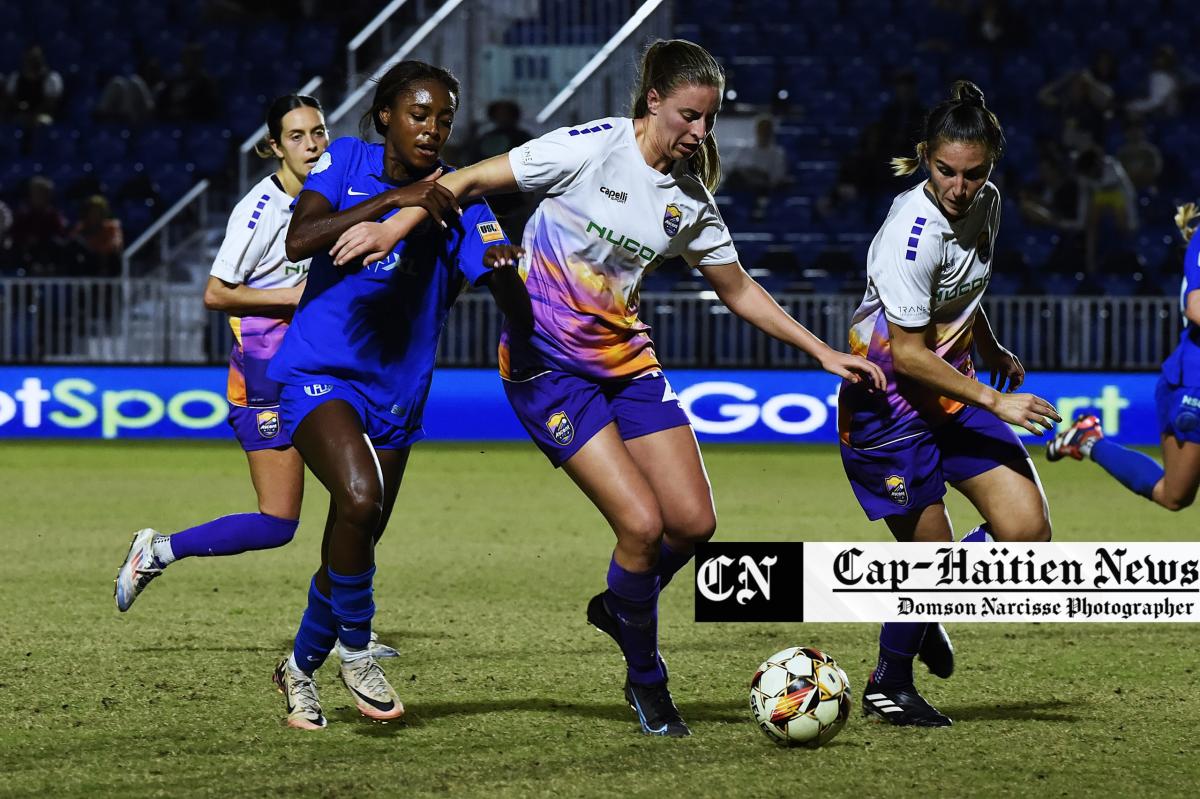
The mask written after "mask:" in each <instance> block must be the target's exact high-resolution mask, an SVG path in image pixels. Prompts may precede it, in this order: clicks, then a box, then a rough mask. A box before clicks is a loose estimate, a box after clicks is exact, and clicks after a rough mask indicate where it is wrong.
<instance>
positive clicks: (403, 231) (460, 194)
mask: <svg viewBox="0 0 1200 799" xmlns="http://www.w3.org/2000/svg"><path fill="white" fill-rule="evenodd" d="M438 186H440V187H442V188H444V189H446V190H447V192H448V193H449V194H450V195H451V196H452V197H456V198H458V200H461V201H463V202H466V201H469V200H474V199H478V198H479V197H483V196H486V195H488V194H508V193H511V192H514V191H517V189H518V186H517V178H516V176H515V175H514V174H513V171H512V166H511V165H510V164H509V162H508V155H507V154H504V155H497V156H494V157H492V158H489V159H487V160H486V161H480V162H479V163H477V164H472V165H471V166H468V167H463V168H462V169H459V170H457V171H455V172H450V173H448V174H446V175H442V176H441V177H440V178H438ZM455 209H456V210H458V211H459V213H461V210H459V209H458V207H457V205H455ZM428 214H429V209H428V208H426V207H425V206H424V205H421V206H420V207H410V208H406V209H404V210H401V211H400V212H399V213H398V214H395V215H394V216H392V217H391V218H389V219H388V220H387V221H386V222H378V223H377V222H361V223H360V224H357V225H354V226H352V227H350V228H349V229H347V230H344V231H343V232H342V233H341V234H340V235H339V236H338V237H337V241H336V243H335V244H334V245H333V249H331V250H330V251H329V254H330V255H331V256H332V257H333V262H334V264H336V265H337V266H341V265H343V264H347V263H350V262H351V261H356V260H358V259H362V262H363V263H364V264H369V263H373V262H375V261H378V260H380V259H381V258H384V257H385V256H386V255H387V254H388V253H389V252H391V251H392V248H394V247H395V246H396V243H397V242H398V241H400V240H401V239H403V238H404V237H405V236H407V235H408V234H409V233H411V232H412V230H413V229H414V228H415V227H416V226H417V225H419V224H420V223H421V222H422V221H423V220H424V219H425V217H426V216H427V215H428ZM434 218H435V219H437V220H438V222H440V223H441V224H442V226H443V227H445V221H444V220H443V219H442V217H441V216H435V217H434Z"/></svg>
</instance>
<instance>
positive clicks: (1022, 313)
mask: <svg viewBox="0 0 1200 799" xmlns="http://www.w3.org/2000/svg"><path fill="white" fill-rule="evenodd" d="M775 299H776V300H778V302H779V303H780V305H782V306H783V307H784V308H785V309H787V311H788V312H789V313H791V314H792V315H793V316H795V317H796V318H797V319H800V320H801V321H803V322H804V323H805V324H806V325H807V326H808V327H809V328H810V329H811V330H812V331H813V332H814V333H816V334H817V335H818V336H820V337H821V338H823V339H825V340H826V341H829V342H831V343H833V344H835V345H841V346H844V345H845V342H846V336H847V331H848V330H849V327H850V319H851V316H852V315H853V313H854V309H855V308H856V307H857V305H858V303H859V301H860V299H861V297H860V296H859V295H848V294H790V293H784V294H777V295H776V296H775ZM984 307H985V308H986V310H987V313H988V317H989V319H990V321H991V324H992V326H993V327H994V328H995V329H996V331H997V333H998V335H999V336H1000V337H1001V340H1002V341H1004V343H1005V345H1006V346H1007V347H1009V348H1010V349H1011V350H1012V351H1013V352H1015V353H1017V355H1018V356H1019V357H1020V358H1021V361H1022V363H1024V364H1025V366H1026V367H1027V368H1029V369H1033V370H1039V369H1040V370H1049V369H1079V370H1096V369H1120V370H1152V369H1157V368H1158V366H1159V364H1161V362H1162V360H1163V358H1165V357H1166V355H1167V354H1168V353H1169V352H1170V351H1171V348H1172V347H1173V346H1174V345H1175V342H1176V340H1177V338H1178V335H1179V332H1178V331H1179V330H1180V325H1181V323H1182V321H1181V319H1180V310H1179V303H1178V300H1175V299H1174V298H1169V297H1161V298H1160V297H1050V296H1038V297H1032V296H1027V297H1021V296H1011V297H990V298H986V299H985V300H984ZM640 315H641V317H642V319H643V320H644V321H646V322H647V323H648V324H650V325H651V327H652V328H653V331H652V334H651V335H652V336H653V338H654V342H655V349H656V351H657V352H658V355H659V357H660V358H662V360H663V362H664V363H666V364H669V365H670V366H672V367H677V368H685V367H704V368H708V367H731V368H732V367H739V368H812V367H814V366H815V364H813V363H812V362H811V361H810V360H809V359H808V358H807V357H806V356H804V355H803V354H802V353H800V352H798V351H796V350H794V349H792V348H791V347H788V346H786V345H784V344H781V343H780V342H777V341H775V340H773V339H771V338H769V337H767V336H765V335H764V334H762V333H760V332H758V331H757V330H754V329H753V328H752V327H750V326H749V325H747V324H746V323H744V322H743V321H742V320H740V319H738V318H737V317H735V316H734V315H733V314H731V313H730V312H729V310H728V309H727V308H725V307H724V306H723V305H722V304H721V303H720V301H719V300H717V299H716V297H715V295H713V293H712V292H704V291H700V292H686V293H685V292H671V293H658V292H654V293H647V294H643V295H642V297H641V308H640ZM500 326H501V315H500V312H499V310H498V309H497V307H496V304H495V302H494V301H493V300H492V298H491V297H490V296H487V294H486V293H476V294H469V295H467V296H464V297H462V298H461V299H460V300H459V302H458V304H457V305H456V306H455V308H454V310H453V311H452V313H451V315H450V319H449V321H448V322H447V326H446V331H445V334H444V335H443V337H442V343H441V347H440V349H439V354H438V360H439V363H440V364H441V365H442V366H457V367H490V366H494V365H495V364H496V345H497V344H498V341H499V334H500ZM231 335H232V334H231V333H230V330H229V325H228V323H227V321H226V318H225V316H224V315H223V314H221V313H217V312H215V311H207V310H205V308H204V306H203V304H202V303H201V301H200V297H199V295H198V293H197V292H196V291H195V289H194V288H193V287H191V286H188V285H181V284H178V283H173V282H171V281H167V280H138V281H122V280H120V279H117V278H4V279H0V362H3V363H10V364H11V363H113V364H121V363H194V364H203V363H210V364H221V363H224V362H225V361H226V360H227V358H228V355H229V347H230V344H231V343H232V340H231Z"/></svg>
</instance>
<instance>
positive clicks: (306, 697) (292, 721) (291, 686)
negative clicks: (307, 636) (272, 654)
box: [271, 658, 325, 730]
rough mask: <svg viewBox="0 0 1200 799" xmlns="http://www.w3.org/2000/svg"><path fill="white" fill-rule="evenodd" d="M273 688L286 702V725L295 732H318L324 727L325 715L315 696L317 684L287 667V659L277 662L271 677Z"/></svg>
mask: <svg viewBox="0 0 1200 799" xmlns="http://www.w3.org/2000/svg"><path fill="white" fill-rule="evenodd" d="M271 679H272V681H273V682H274V683H275V687H276V688H278V689H279V693H281V694H283V696H284V699H286V700H287V725H288V726H289V727H293V728H295V729H297V730H320V729H324V727H325V715H324V714H323V713H322V712H321V700H320V698H319V697H318V696H317V684H316V682H315V681H314V680H313V678H312V677H310V676H308V675H307V674H305V673H304V672H302V671H296V670H295V669H293V668H292V667H291V666H289V665H288V659H287V658H284V659H283V660H281V661H279V665H278V666H276V667H275V673H274V674H273V675H271Z"/></svg>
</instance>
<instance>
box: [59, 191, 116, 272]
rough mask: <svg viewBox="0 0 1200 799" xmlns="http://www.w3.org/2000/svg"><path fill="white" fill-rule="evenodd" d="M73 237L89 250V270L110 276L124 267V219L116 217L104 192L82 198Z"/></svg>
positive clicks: (87, 254) (87, 256)
mask: <svg viewBox="0 0 1200 799" xmlns="http://www.w3.org/2000/svg"><path fill="white" fill-rule="evenodd" d="M71 239H72V240H73V241H74V242H75V243H76V244H77V245H78V246H80V247H81V248H82V249H83V251H84V253H85V254H86V260H87V261H88V262H89V266H90V267H91V268H89V269H88V272H89V273H90V274H93V275H99V276H103V277H107V276H112V275H116V274H117V273H118V272H120V271H121V252H122V251H123V250H124V249H125V238H124V234H123V233H122V232H121V222H120V220H118V219H116V218H114V217H113V215H112V210H111V209H110V208H109V205H108V200H106V199H105V198H104V195H103V194H93V195H92V196H90V197H88V198H87V199H86V200H84V201H83V209H82V211H81V213H80V215H79V221H78V222H76V223H75V226H74V227H72V228H71Z"/></svg>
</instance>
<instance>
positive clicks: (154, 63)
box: [96, 58, 163, 126]
mask: <svg viewBox="0 0 1200 799" xmlns="http://www.w3.org/2000/svg"><path fill="white" fill-rule="evenodd" d="M162 88H163V80H162V68H161V67H160V66H159V63H158V59H157V58H149V59H146V60H145V61H143V62H142V65H141V66H140V67H139V68H138V71H137V72H134V73H133V74H132V75H114V76H113V77H112V78H110V79H109V81H108V82H107V83H106V84H105V85H104V89H103V90H102V91H101V92H100V99H99V100H98V101H97V102H96V118H97V119H99V120H101V121H105V122H119V123H122V124H125V125H129V126H137V125H140V124H141V123H143V122H145V121H146V120H147V119H149V118H150V117H151V116H153V115H154V108H155V105H156V103H155V95H156V94H157V93H158V92H159V91H161V90H162Z"/></svg>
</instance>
